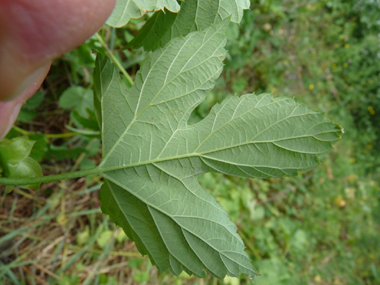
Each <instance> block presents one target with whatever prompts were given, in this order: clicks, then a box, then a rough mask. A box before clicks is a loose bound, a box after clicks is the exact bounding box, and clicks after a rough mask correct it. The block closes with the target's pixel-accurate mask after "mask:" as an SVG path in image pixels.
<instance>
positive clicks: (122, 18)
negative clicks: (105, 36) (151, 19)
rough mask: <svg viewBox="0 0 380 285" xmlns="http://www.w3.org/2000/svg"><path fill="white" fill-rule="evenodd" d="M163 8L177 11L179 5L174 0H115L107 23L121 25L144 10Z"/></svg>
mask: <svg viewBox="0 0 380 285" xmlns="http://www.w3.org/2000/svg"><path fill="white" fill-rule="evenodd" d="M165 8H166V9H167V10H169V11H171V12H178V11H179V8H180V7H179V4H178V3H177V1H176V0H162V1H161V0H117V1H116V6H115V8H114V10H113V12H112V14H111V16H110V17H109V18H108V20H107V24H108V25H110V26H113V27H122V26H124V25H126V24H127V23H128V22H129V20H130V19H131V18H132V19H138V18H141V17H142V16H143V15H144V14H145V13H146V12H149V11H150V12H151V11H157V10H164V9H165Z"/></svg>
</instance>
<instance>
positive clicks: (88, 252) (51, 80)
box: [0, 0, 380, 285]
mask: <svg viewBox="0 0 380 285" xmlns="http://www.w3.org/2000/svg"><path fill="white" fill-rule="evenodd" d="M147 17H149V15H146V16H144V18H143V19H139V20H132V21H131V22H130V24H128V25H127V26H126V27H124V28H122V29H118V30H115V29H112V28H109V27H106V26H105V27H104V28H103V29H102V30H101V31H100V32H99V35H98V36H94V37H93V38H91V39H90V40H89V41H88V42H87V43H85V44H84V45H82V46H80V47H79V48H78V49H76V50H74V51H72V52H70V53H68V54H66V55H65V56H64V57H62V58H61V59H60V60H57V61H56V62H55V63H54V65H53V67H52V70H51V72H50V74H49V76H48V78H47V79H46V81H45V82H44V84H43V87H42V88H41V90H40V91H39V92H38V94H37V95H36V96H34V97H33V98H32V99H31V100H29V101H28V102H27V104H26V105H25V106H24V107H23V109H22V112H21V114H20V117H19V118H18V123H17V124H16V127H14V128H13V130H12V132H11V133H10V134H9V135H8V138H11V137H14V136H19V135H20V134H23V135H28V136H29V138H31V139H34V140H36V141H37V142H36V144H35V146H34V147H33V149H32V157H33V158H34V159H35V160H37V161H39V162H40V163H41V164H42V165H43V169H44V174H53V173H59V172H66V171H72V170H77V169H87V168H92V167H94V166H95V165H97V164H98V162H99V161H100V139H99V129H98V127H97V124H96V120H95V114H94V110H93V104H92V69H93V65H94V59H95V54H94V51H96V52H99V53H102V54H105V53H107V52H108V51H111V52H112V53H113V54H114V56H115V57H116V58H117V59H118V60H119V61H120V63H121V65H122V66H123V67H124V68H126V69H127V71H128V73H129V74H130V75H132V77H133V76H134V74H135V73H136V71H137V70H138V68H139V63H140V62H141V61H142V60H143V59H144V58H145V57H146V53H145V52H143V50H142V49H140V50H137V51H132V50H129V49H123V47H125V45H126V44H127V43H128V42H130V41H131V40H132V39H133V36H134V35H136V34H137V31H138V30H139V29H140V28H141V26H142V25H143V23H144V21H145V20H146V19H147ZM379 19H380V8H379V4H378V2H376V1H351V0H350V1H342V0H335V1H307V2H303V1H300V0H295V1H252V2H251V10H249V11H245V12H244V17H243V20H242V23H241V24H240V26H238V25H236V24H232V25H231V26H230V28H229V30H228V39H229V41H228V46H227V49H228V50H229V55H228V58H227V60H226V61H225V71H224V73H223V75H222V77H221V78H220V79H219V80H218V84H217V89H216V90H214V91H213V92H210V93H209V94H208V96H207V99H206V100H205V101H204V102H203V103H202V104H201V105H200V106H199V107H198V108H197V110H196V111H195V112H194V113H193V115H192V117H191V120H192V122H195V121H198V120H200V119H201V118H203V117H205V116H206V115H207V114H208V111H209V110H210V108H211V106H212V105H213V104H214V103H216V102H220V101H221V100H222V99H223V98H225V97H226V96H227V95H229V94H243V93H250V92H253V91H254V92H256V93H262V92H272V93H273V94H274V95H275V96H277V95H281V96H289V97H295V98H296V99H297V101H299V102H306V103H307V104H308V106H310V107H313V108H316V109H320V110H323V111H324V112H325V113H326V115H327V116H328V117H329V118H331V119H333V121H335V122H337V123H339V124H340V125H342V126H343V127H344V128H345V135H344V137H343V140H342V141H341V142H339V143H338V144H337V146H336V147H335V149H334V150H333V152H332V153H331V154H330V155H329V156H328V157H326V158H325V159H324V161H323V164H322V165H321V166H320V167H318V168H317V169H316V170H314V171H312V172H306V173H302V174H300V175H299V176H297V177H293V178H283V179H267V180H258V179H257V180H256V179H244V178H237V177H230V176H227V175H220V174H206V175H204V176H202V177H200V178H199V181H200V183H201V184H202V186H203V187H204V188H206V189H208V190H207V191H210V192H211V193H212V194H213V195H214V196H215V197H217V200H218V202H219V203H221V204H222V206H223V207H224V208H225V209H226V210H227V211H228V213H229V214H230V215H231V217H232V219H233V221H234V222H235V223H236V224H237V225H238V228H239V234H240V235H241V236H242V238H243V239H244V242H245V244H246V246H247V253H248V254H249V255H250V257H251V258H252V262H253V264H254V266H255V267H256V269H257V270H258V271H259V272H260V273H261V274H262V277H259V278H257V279H256V280H254V282H255V284H379V283H380V269H379V267H380V243H379V234H378V233H379V230H380V223H379V221H380V203H379V202H380V187H379V170H380V160H379V156H378V155H377V154H378V153H379V150H380V120H379V114H380V80H379V76H380V48H379V44H380V37H379V33H380V22H379ZM125 83H126V84H127V86H128V84H130V83H129V82H128V81H127V80H126V81H125ZM99 183H100V181H99V178H97V177H85V178H81V179H77V180H72V181H62V182H59V183H46V184H43V185H42V189H41V190H40V191H39V192H38V191H36V190H22V189H20V188H17V187H16V188H15V190H14V192H13V193H11V194H8V195H6V194H5V191H4V192H3V189H5V187H4V188H0V189H1V190H2V192H1V193H4V194H3V195H2V197H1V200H0V203H1V207H0V280H1V282H2V283H3V284H230V285H235V284H251V281H250V280H249V277H248V276H242V278H241V279H240V280H238V279H234V278H226V279H225V280H224V281H223V282H222V281H217V280H216V279H214V278H212V277H209V278H208V279H205V280H199V279H194V278H192V277H189V276H186V275H184V274H182V275H181V276H179V277H173V276H171V275H169V274H165V273H164V274H161V273H158V271H157V269H156V268H155V267H152V266H151V264H150V262H149V261H148V259H147V258H142V257H141V256H140V254H139V253H138V252H137V250H136V249H135V247H134V244H133V243H131V242H129V241H128V240H127V238H126V237H125V235H124V234H123V233H122V232H121V231H120V230H119V229H116V227H115V226H114V225H113V223H111V222H110V221H108V219H107V218H106V217H105V216H103V215H102V214H100V210H99V208H98V206H99V202H98V199H97V193H98V191H99ZM0 187H2V186H0ZM122 280H124V281H122Z"/></svg>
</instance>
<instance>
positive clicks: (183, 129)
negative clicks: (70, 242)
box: [94, 20, 341, 278]
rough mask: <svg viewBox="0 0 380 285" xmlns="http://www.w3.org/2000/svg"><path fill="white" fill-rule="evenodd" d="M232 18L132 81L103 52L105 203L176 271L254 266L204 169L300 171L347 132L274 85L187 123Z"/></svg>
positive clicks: (222, 271)
mask: <svg viewBox="0 0 380 285" xmlns="http://www.w3.org/2000/svg"><path fill="white" fill-rule="evenodd" d="M227 25H228V21H227V20H226V21H222V22H220V23H219V24H218V25H216V26H212V27H210V28H208V29H206V30H204V31H201V32H194V33H190V34H189V35H187V36H186V37H184V38H178V39H175V40H172V41H171V42H170V43H169V44H167V45H166V46H165V47H164V48H160V49H157V50H156V51H155V52H153V54H152V56H151V58H150V59H148V60H147V61H146V62H145V63H143V65H142V67H141V70H140V71H139V72H138V74H137V77H136V81H135V84H134V85H133V86H132V87H131V88H130V89H129V90H125V88H123V86H122V84H121V83H120V79H119V78H118V74H117V70H116V68H114V67H112V65H111V64H110V63H108V62H107V61H106V60H104V59H101V58H100V57H99V58H98V59H97V66H96V71H95V75H96V76H94V78H95V80H96V81H97V82H96V83H95V89H96V90H95V103H96V105H97V114H99V115H97V116H98V118H101V119H102V124H101V129H102V137H103V142H104V153H103V160H102V162H101V164H100V165H99V168H100V169H101V170H102V171H103V176H104V178H105V183H104V185H103V187H102V191H101V195H100V200H101V202H102V210H103V212H104V213H106V214H108V215H110V217H111V218H112V220H114V221H115V223H117V224H118V225H120V226H121V227H123V229H124V230H125V232H126V234H127V235H128V236H129V237H130V238H131V239H132V240H134V241H135V243H136V245H137V247H138V249H139V250H140V252H141V253H142V254H148V255H149V257H150V259H151V260H152V262H153V263H154V264H156V265H157V266H158V268H159V269H160V270H162V271H165V270H170V271H171V272H172V273H174V274H176V275H178V274H180V272H181V271H183V270H184V271H186V272H188V273H189V274H194V275H195V276H198V277H204V276H205V271H204V270H205V269H207V270H208V271H209V272H211V273H212V274H213V275H214V276H217V277H219V278H224V276H225V275H230V276H238V275H239V273H245V274H255V271H254V269H253V267H252V265H251V263H250V260H249V257H248V255H247V254H246V253H245V252H244V244H243V241H242V240H241V238H240V237H239V235H238V234H237V233H236V231H237V228H236V226H235V225H234V224H233V223H232V222H231V221H230V218H229V217H228V214H227V213H226V212H225V211H224V210H223V209H222V207H221V206H220V205H219V204H218V203H217V202H216V201H215V199H214V198H213V197H212V196H210V195H209V194H207V193H206V192H204V191H203V190H202V189H201V187H200V185H199V183H198V182H197V179H196V176H198V175H200V174H202V173H205V172H208V171H214V172H223V173H228V174H234V175H240V176H248V177H272V176H274V177H280V176H283V175H295V174H296V173H297V172H298V171H300V170H307V169H310V168H312V167H314V166H316V165H317V164H318V163H319V161H318V157H320V156H321V155H323V154H324V153H326V152H327V151H328V150H329V149H331V144H332V143H334V142H335V141H337V140H338V139H339V137H340V132H341V130H340V128H339V127H338V126H336V125H334V124H332V123H331V122H329V121H327V120H325V119H324V118H323V115H322V114H320V113H318V112H316V111H312V110H309V109H307V108H306V107H305V106H304V105H302V104H298V103H296V102H295V101H294V100H292V99H287V98H273V96H272V95H270V94H263V95H260V96H256V95H254V94H247V95H244V96H242V97H241V98H238V97H230V98H228V99H227V100H225V101H224V102H223V103H222V104H220V105H216V106H214V107H213V108H212V110H211V112H210V114H209V115H208V116H207V117H206V118H205V119H204V120H203V121H201V122H199V123H197V124H194V125H188V124H187V120H188V118H189V116H190V114H191V112H192V111H193V110H194V108H195V107H196V106H197V105H198V104H200V102H201V101H202V100H203V99H204V98H205V96H206V93H207V92H208V91H209V90H210V89H211V88H213V86H214V84H215V79H216V78H217V77H218V76H219V74H220V72H221V70H222V67H223V63H222V60H223V58H224V57H225V50H224V48H223V47H224V44H225V41H226V39H225V29H226V28H227ZM115 108H116V111H115Z"/></svg>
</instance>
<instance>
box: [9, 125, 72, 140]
mask: <svg viewBox="0 0 380 285" xmlns="http://www.w3.org/2000/svg"><path fill="white" fill-rule="evenodd" d="M13 129H14V130H15V131H17V132H19V133H20V134H22V135H24V136H28V135H33V134H35V133H34V132H30V131H27V130H24V129H21V128H19V127H17V126H16V125H14V126H13ZM77 134H78V133H77V132H71V133H63V134H46V135H45V138H47V139H60V138H68V137H73V136H76V135H77Z"/></svg>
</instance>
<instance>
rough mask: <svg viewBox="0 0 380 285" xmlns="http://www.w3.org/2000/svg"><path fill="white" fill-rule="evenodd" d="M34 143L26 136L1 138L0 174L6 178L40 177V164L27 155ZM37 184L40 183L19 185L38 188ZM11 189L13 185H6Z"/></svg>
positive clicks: (8, 189)
mask: <svg viewBox="0 0 380 285" xmlns="http://www.w3.org/2000/svg"><path fill="white" fill-rule="evenodd" d="M34 143H35V142H34V141H31V140H29V139H28V138H27V137H17V138H13V139H10V140H8V139H3V140H2V141H1V142H0V166H1V167H0V176H3V177H8V178H33V177H41V176H42V170H41V166H40V165H39V164H38V162H37V161H35V160H34V159H33V158H31V157H29V155H30V153H31V151H32V148H33V145H34ZM39 186H40V183H38V184H31V185H22V186H20V187H23V188H30V189H38V188H39ZM12 189H13V186H11V187H7V191H8V192H9V191H11V190H12Z"/></svg>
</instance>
